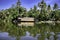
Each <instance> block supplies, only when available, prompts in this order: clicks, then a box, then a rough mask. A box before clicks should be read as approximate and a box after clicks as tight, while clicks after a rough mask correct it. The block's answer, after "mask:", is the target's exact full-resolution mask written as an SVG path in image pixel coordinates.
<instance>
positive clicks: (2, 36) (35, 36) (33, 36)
mask: <svg viewBox="0 0 60 40" xmlns="http://www.w3.org/2000/svg"><path fill="white" fill-rule="evenodd" d="M0 40H60V24H58V23H55V24H53V23H52V24H47V23H45V24H35V25H34V26H33V27H31V26H29V27H25V26H21V27H18V26H11V27H10V26H6V27H0Z"/></svg>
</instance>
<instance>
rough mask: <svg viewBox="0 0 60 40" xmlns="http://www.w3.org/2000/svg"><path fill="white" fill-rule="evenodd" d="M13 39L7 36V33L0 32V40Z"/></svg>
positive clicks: (13, 38)
mask: <svg viewBox="0 0 60 40" xmlns="http://www.w3.org/2000/svg"><path fill="white" fill-rule="evenodd" d="M15 39H16V38H15V37H11V36H9V33H7V32H0V40H15Z"/></svg>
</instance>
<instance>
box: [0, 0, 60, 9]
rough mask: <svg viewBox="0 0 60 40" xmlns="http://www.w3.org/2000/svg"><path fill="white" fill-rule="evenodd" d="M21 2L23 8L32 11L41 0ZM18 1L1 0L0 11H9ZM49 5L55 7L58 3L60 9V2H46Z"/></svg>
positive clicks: (55, 0)
mask: <svg viewBox="0 0 60 40" xmlns="http://www.w3.org/2000/svg"><path fill="white" fill-rule="evenodd" d="M20 1H21V6H22V7H24V8H26V9H30V8H32V7H33V6H34V5H37V4H38V3H39V2H41V0H20ZM16 2H17V0H0V10H2V9H8V8H10V7H11V6H12V4H16ZM45 2H46V4H47V5H49V4H50V5H51V6H53V5H54V3H57V4H58V6H59V7H60V0H45Z"/></svg>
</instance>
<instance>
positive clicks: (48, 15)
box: [0, 0, 60, 36]
mask: <svg viewBox="0 0 60 40" xmlns="http://www.w3.org/2000/svg"><path fill="white" fill-rule="evenodd" d="M38 8H39V9H38ZM17 16H20V17H34V18H35V19H36V21H37V20H38V21H49V20H50V21H60V10H58V5H57V4H56V3H55V4H54V7H53V8H51V6H50V5H46V3H45V2H44V0H42V1H41V2H40V3H38V6H36V5H34V7H33V8H30V10H29V11H27V10H26V8H24V7H21V2H19V0H18V2H17V4H16V5H12V7H11V8H9V9H5V10H1V11H0V30H1V31H7V32H9V33H10V35H12V34H14V35H15V36H22V35H25V32H26V31H27V30H28V31H29V32H30V33H31V35H32V36H34V35H35V34H37V33H42V34H43V32H45V31H46V32H47V31H48V32H50V31H54V32H59V27H60V25H58V24H56V25H58V27H56V25H55V26H54V25H51V24H47V25H46V24H38V25H37V26H35V27H30V28H28V27H20V28H19V27H17V26H16V25H14V24H12V19H14V18H16V17H17ZM49 25H50V27H48V26H49ZM40 26H41V27H40ZM43 26H44V27H43ZM52 26H53V27H52ZM54 27H55V28H54ZM30 29H31V30H30ZM55 29H56V30H55ZM35 31H36V32H35Z"/></svg>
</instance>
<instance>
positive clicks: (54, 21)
mask: <svg viewBox="0 0 60 40" xmlns="http://www.w3.org/2000/svg"><path fill="white" fill-rule="evenodd" d="M36 23H60V21H40V22H36Z"/></svg>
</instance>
